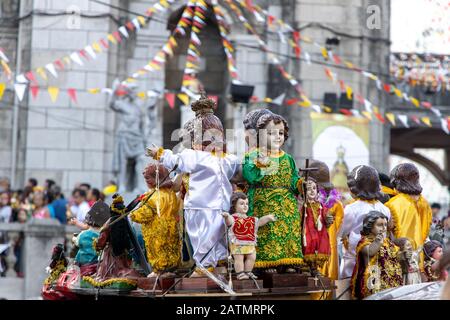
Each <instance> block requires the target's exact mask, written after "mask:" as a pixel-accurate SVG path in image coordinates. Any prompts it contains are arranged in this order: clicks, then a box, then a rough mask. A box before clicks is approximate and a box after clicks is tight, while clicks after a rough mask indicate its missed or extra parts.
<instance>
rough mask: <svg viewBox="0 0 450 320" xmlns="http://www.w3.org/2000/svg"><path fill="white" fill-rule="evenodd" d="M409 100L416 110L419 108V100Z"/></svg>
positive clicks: (412, 98)
mask: <svg viewBox="0 0 450 320" xmlns="http://www.w3.org/2000/svg"><path fill="white" fill-rule="evenodd" d="M410 100H411V103H412V104H413V105H415V106H416V107H417V108H418V107H419V106H420V102H419V100H417V99H416V98H414V97H411V98H410Z"/></svg>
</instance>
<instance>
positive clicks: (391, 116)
mask: <svg viewBox="0 0 450 320" xmlns="http://www.w3.org/2000/svg"><path fill="white" fill-rule="evenodd" d="M386 118H387V119H388V120H389V122H390V123H392V125H393V126H395V115H394V114H393V113H390V112H387V113H386Z"/></svg>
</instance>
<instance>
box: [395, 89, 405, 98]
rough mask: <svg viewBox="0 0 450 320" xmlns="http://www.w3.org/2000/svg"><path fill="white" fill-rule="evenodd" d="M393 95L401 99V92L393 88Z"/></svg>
mask: <svg viewBox="0 0 450 320" xmlns="http://www.w3.org/2000/svg"><path fill="white" fill-rule="evenodd" d="M394 93H395V94H396V95H397V97H399V98H401V97H403V94H402V92H401V91H400V90H399V89H398V88H395V89H394Z"/></svg>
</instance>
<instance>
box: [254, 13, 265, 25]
mask: <svg viewBox="0 0 450 320" xmlns="http://www.w3.org/2000/svg"><path fill="white" fill-rule="evenodd" d="M253 14H254V15H255V18H256V21H258V22H261V23H263V22H265V20H264V18H263V17H262V16H261V15H260V14H259V13H258V12H257V11H253Z"/></svg>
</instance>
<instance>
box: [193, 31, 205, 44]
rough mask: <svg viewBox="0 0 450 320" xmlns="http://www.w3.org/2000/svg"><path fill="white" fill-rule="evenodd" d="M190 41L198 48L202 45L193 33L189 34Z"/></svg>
mask: <svg viewBox="0 0 450 320" xmlns="http://www.w3.org/2000/svg"><path fill="white" fill-rule="evenodd" d="M191 41H192V42H194V43H195V44H196V45H198V46H199V45H201V44H202V42H201V41H200V39H199V37H198V36H197V34H196V33H195V32H192V33H191Z"/></svg>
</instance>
